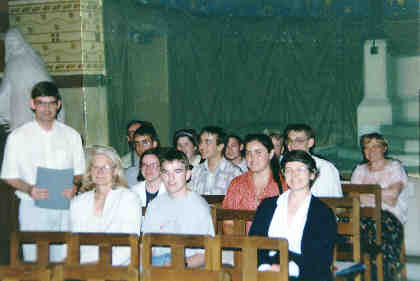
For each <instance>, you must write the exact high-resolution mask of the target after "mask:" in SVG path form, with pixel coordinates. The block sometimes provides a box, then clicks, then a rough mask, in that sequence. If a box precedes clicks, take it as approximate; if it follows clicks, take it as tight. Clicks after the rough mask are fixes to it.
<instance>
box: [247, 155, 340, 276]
mask: <svg viewBox="0 0 420 281" xmlns="http://www.w3.org/2000/svg"><path fill="white" fill-rule="evenodd" d="M281 171H282V173H283V174H284V176H285V179H286V183H287V186H288V190H287V191H286V192H284V193H283V194H281V195H280V196H277V197H271V198H267V199H265V200H264V201H263V202H261V204H260V206H259V207H258V210H257V213H256V215H255V218H254V221H253V222H252V226H251V229H250V231H249V235H255V236H268V237H277V238H285V239H287V241H288V243H289V275H290V276H292V277H293V279H292V280H312V281H321V280H322V281H329V280H332V273H331V264H332V261H333V250H334V242H335V239H336V235H337V224H336V221H335V216H334V214H333V213H332V211H331V210H330V209H329V208H328V206H326V205H325V204H324V203H323V202H322V201H321V200H319V199H318V198H316V197H314V196H313V195H311V191H310V189H311V186H312V184H313V183H314V181H315V179H316V178H317V176H318V169H317V167H316V163H315V161H314V159H313V158H312V157H311V156H310V155H309V154H308V153H307V152H305V151H302V150H294V151H291V152H288V153H286V154H285V155H284V157H283V160H282V161H281ZM258 265H259V268H258V269H259V270H260V271H279V270H280V265H279V257H278V253H276V252H273V251H259V253H258Z"/></svg>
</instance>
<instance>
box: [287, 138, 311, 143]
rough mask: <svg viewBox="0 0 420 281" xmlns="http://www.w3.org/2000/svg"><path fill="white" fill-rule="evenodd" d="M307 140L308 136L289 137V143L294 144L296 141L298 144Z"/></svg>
mask: <svg viewBox="0 0 420 281" xmlns="http://www.w3.org/2000/svg"><path fill="white" fill-rule="evenodd" d="M307 140H308V138H296V139H290V138H288V139H287V143H288V144H294V143H296V144H303V143H304V142H305V141H307Z"/></svg>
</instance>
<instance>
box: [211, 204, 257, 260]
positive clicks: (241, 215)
mask: <svg viewBox="0 0 420 281" xmlns="http://www.w3.org/2000/svg"><path fill="white" fill-rule="evenodd" d="M255 213H256V211H248V210H229V209H223V208H221V207H216V206H212V207H211V214H212V219H213V225H214V227H215V230H214V232H215V233H216V234H223V235H241V236H247V232H246V226H247V222H252V221H253V220H254V217H255ZM224 221H231V222H232V226H229V227H227V226H224V225H223V222H224ZM227 228H228V229H227ZM241 255H242V253H241V252H240V251H233V252H232V251H226V250H225V251H223V257H224V258H223V259H224V262H225V263H226V264H232V265H237V266H239V267H240V264H241V262H242V256H241Z"/></svg>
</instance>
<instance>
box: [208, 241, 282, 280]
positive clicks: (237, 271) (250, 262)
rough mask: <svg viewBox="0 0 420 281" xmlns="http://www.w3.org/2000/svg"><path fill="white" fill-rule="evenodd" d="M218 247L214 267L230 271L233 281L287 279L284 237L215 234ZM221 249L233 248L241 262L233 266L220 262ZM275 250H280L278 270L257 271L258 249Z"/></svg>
mask: <svg viewBox="0 0 420 281" xmlns="http://www.w3.org/2000/svg"><path fill="white" fill-rule="evenodd" d="M215 239H216V240H218V244H219V248H218V251H217V252H216V255H217V256H218V257H219V258H218V260H217V263H216V264H215V266H216V268H217V269H219V268H222V269H223V270H226V271H228V272H230V273H231V275H232V280H233V281H264V280H270V281H271V280H276V281H287V280H289V265H288V264H289V252H288V243H287V240H285V239H278V238H269V237H258V236H243V235H217V236H216V238H215ZM221 249H225V250H226V249H233V250H234V251H235V252H241V259H242V260H241V262H240V263H239V264H235V266H234V267H232V268H231V267H226V266H223V265H222V264H221V256H220V255H221ZM263 249H266V250H277V251H279V252H280V272H258V250H263Z"/></svg>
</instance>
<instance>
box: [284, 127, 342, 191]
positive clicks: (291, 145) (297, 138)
mask: <svg viewBox="0 0 420 281" xmlns="http://www.w3.org/2000/svg"><path fill="white" fill-rule="evenodd" d="M283 135H284V136H285V137H286V138H287V139H286V145H287V149H288V151H292V150H303V151H306V152H307V153H310V150H311V149H312V147H313V146H314V145H315V135H314V133H313V130H312V128H311V127H310V126H308V125H306V124H290V125H288V126H287V127H286V129H285V131H284V134H283ZM311 156H312V158H313V159H314V160H315V162H316V166H317V167H318V170H319V176H318V178H317V179H316V181H315V183H314V184H313V186H312V188H311V192H312V194H313V195H314V196H317V197H343V191H342V190H341V183H340V175H339V173H338V170H337V168H336V167H335V166H334V165H333V164H332V163H331V162H329V161H327V160H324V159H321V158H319V157H316V156H314V155H312V154H311Z"/></svg>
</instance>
